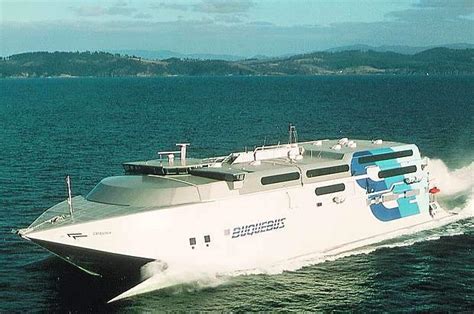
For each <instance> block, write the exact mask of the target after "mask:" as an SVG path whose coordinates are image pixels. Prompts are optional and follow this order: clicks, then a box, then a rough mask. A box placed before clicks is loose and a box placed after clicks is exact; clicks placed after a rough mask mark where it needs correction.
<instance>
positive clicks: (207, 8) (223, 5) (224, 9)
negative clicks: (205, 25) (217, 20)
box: [193, 0, 254, 14]
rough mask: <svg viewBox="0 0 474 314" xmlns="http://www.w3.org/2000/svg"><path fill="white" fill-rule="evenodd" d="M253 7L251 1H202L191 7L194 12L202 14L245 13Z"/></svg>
mask: <svg viewBox="0 0 474 314" xmlns="http://www.w3.org/2000/svg"><path fill="white" fill-rule="evenodd" d="M253 6H254V3H253V1H251V0H203V1H201V2H200V3H198V4H196V5H194V6H193V8H194V11H197V12H203V13H218V14H231V13H245V12H247V11H248V10H249V9H250V8H251V7H253Z"/></svg>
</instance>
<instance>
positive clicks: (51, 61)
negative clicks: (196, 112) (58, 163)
mask: <svg viewBox="0 0 474 314" xmlns="http://www.w3.org/2000/svg"><path fill="white" fill-rule="evenodd" d="M344 74H351V75H361V74H423V75H425V74H439V75H456V74H474V49H449V48H433V49H429V50H425V51H422V52H420V53H416V54H414V55H404V54H399V53H395V52H377V51H372V50H368V51H360V50H359V51H341V52H327V51H324V52H313V53H308V54H301V55H295V56H290V57H285V58H272V59H255V58H254V59H247V60H240V61H225V60H197V59H189V58H168V59H164V60H148V59H143V58H140V57H137V56H123V55H120V54H111V53H106V52H30V53H22V54H17V55H12V56H10V57H7V58H3V59H1V60H0V77H2V78H5V77H61V76H62V77H67V76H98V77H117V76H170V75H187V76H199V75H220V76H224V75H344Z"/></svg>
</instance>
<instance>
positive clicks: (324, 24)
mask: <svg viewBox="0 0 474 314" xmlns="http://www.w3.org/2000/svg"><path fill="white" fill-rule="evenodd" d="M452 43H468V44H474V0H392V1H390V0H371V1H368V0H260V1H257V0H226V1H224V0H186V1H184V0H174V1H168V0H154V1H151V0H111V1H108V0H107V1H97V0H96V1H93V0H47V1H45V0H29V1H25V0H0V55H1V56H8V55H11V54H15V53H20V52H27V51H85V50H89V51H96V50H109V51H110V50H154V51H156V50H171V51H176V52H180V53H186V54H191V53H204V54H206V53H212V54H229V55H237V56H245V57H251V56H256V55H266V56H279V55H286V54H295V53H302V52H310V51H317V50H325V49H328V48H334V47H340V46H346V45H354V44H366V45H371V46H383V45H407V46H432V45H441V44H452Z"/></svg>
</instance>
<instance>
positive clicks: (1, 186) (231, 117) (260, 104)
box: [0, 76, 474, 312]
mask: <svg viewBox="0 0 474 314" xmlns="http://www.w3.org/2000/svg"><path fill="white" fill-rule="evenodd" d="M473 119H474V77H473V76H463V77H432V76H430V77H421V76H420V77H413V76H411V77H400V76H393V77H391V76H362V77H360V76H359V77H346V76H344V77H221V78H220V77H209V78H206V77H199V78H192V77H190V78H187V77H170V78H120V79H119V78H113V79H111V78H103V79H102V78H100V79H99V78H80V79H79V78H78V79H28V80H20V79H17V80H16V79H4V80H0V126H1V131H0V145H1V146H0V217H1V220H0V235H1V238H0V240H1V245H0V265H1V267H0V311H25V310H34V311H58V312H63V311H93V312H97V311H131V310H136V311H153V310H196V311H201V310H227V311H257V310H259V311H260V310H262V311H272V310H306V311H319V310H322V311H329V310H342V311H347V310H357V311H366V310H376V311H390V312H391V311H413V310H417V311H469V310H472V309H473V308H474V253H473V249H474V222H473V219H472V218H471V219H464V220H461V221H458V222H455V223H453V224H451V225H449V226H444V227H440V228H437V229H435V230H433V231H429V232H424V233H423V232H422V233H420V234H416V235H411V236H406V237H403V238H400V239H396V240H392V242H390V243H389V244H390V245H388V246H384V247H382V248H380V249H377V250H375V251H374V252H371V253H368V254H359V255H353V256H348V257H344V258H339V259H336V260H333V261H327V262H324V263H319V264H316V265H307V266H305V267H303V268H301V269H298V270H291V271H285V272H283V273H280V274H272V275H268V274H256V275H248V276H240V277H235V278H228V279H226V280H224V281H223V282H217V283H213V284H202V283H189V284H187V285H180V286H177V287H173V288H168V289H164V290H161V291H155V292H152V293H150V294H146V295H143V296H138V297H135V298H132V299H130V300H126V301H123V302H118V303H115V304H111V305H106V304H105V303H104V301H105V300H107V298H109V297H111V296H113V295H114V294H116V292H117V291H120V289H121V288H122V287H123V286H126V285H127V284H128V283H127V282H123V281H121V280H118V279H117V280H116V281H112V282H104V281H103V280H101V279H97V278H93V277H90V276H88V275H87V274H83V273H81V272H78V271H77V270H76V269H74V268H72V267H70V266H69V265H65V264H64V263H63V262H62V261H60V260H58V259H57V258H54V257H52V256H51V255H50V254H48V253H46V252H44V251H43V250H42V249H40V248H38V247H36V246H34V245H33V244H31V243H27V242H25V241H23V240H21V239H19V238H18V237H17V236H15V235H14V234H11V233H10V231H11V229H12V228H19V227H25V226H27V225H28V224H29V223H31V222H32V221H33V220H34V219H35V218H36V217H37V216H38V215H39V214H40V213H41V212H42V211H43V210H44V209H45V208H48V207H50V206H51V205H53V204H55V203H57V202H59V201H62V200H63V199H64V198H65V188H64V183H63V178H64V175H65V174H70V175H71V176H72V179H73V190H74V194H85V193H87V192H88V191H89V190H90V189H91V188H92V187H93V186H94V185H95V184H96V183H97V182H98V181H99V180H100V179H101V178H103V177H106V176H110V175H117V174H121V173H122V169H121V163H122V162H124V161H131V160H139V159H146V158H153V157H155V154H156V152H157V151H158V150H165V149H170V148H173V147H174V143H177V142H191V143H192V145H191V147H190V150H189V154H190V155H191V157H192V156H200V157H202V156H207V155H220V154H227V153H228V152H230V151H234V150H242V149H244V147H245V146H247V147H249V148H253V146H256V145H261V144H263V143H266V144H270V143H277V142H278V141H280V140H281V141H285V139H286V136H287V134H286V129H287V125H288V123H289V122H292V123H294V124H296V126H297V128H298V132H299V133H298V135H299V139H300V140H310V139H316V138H333V137H337V138H340V137H350V138H368V139H375V138H383V139H386V140H396V141H404V142H413V143H416V144H418V145H419V147H420V149H421V150H422V152H423V153H424V154H425V155H427V156H429V157H432V158H437V159H442V160H443V161H444V162H445V163H446V164H447V165H448V166H449V167H450V168H453V169H454V168H463V167H466V166H468V165H470V164H471V163H472V161H473V160H474V149H473V147H474V137H473V133H474V132H473V131H474V129H473V125H474V123H473V122H474V121H473ZM471 175H472V173H471ZM468 196H469V195H467V196H466V195H457V196H453V197H452V198H450V199H446V200H445V202H446V204H448V205H449V206H452V207H456V206H458V207H462V206H464V205H465V202H466V201H467V198H468ZM400 243H401V244H403V243H409V245H402V246H399V245H398V244H400Z"/></svg>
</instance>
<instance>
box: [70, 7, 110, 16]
mask: <svg viewBox="0 0 474 314" xmlns="http://www.w3.org/2000/svg"><path fill="white" fill-rule="evenodd" d="M72 10H73V11H74V12H75V13H76V14H77V15H79V16H101V15H104V14H105V8H104V7H102V6H100V5H83V6H80V7H76V8H72Z"/></svg>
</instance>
